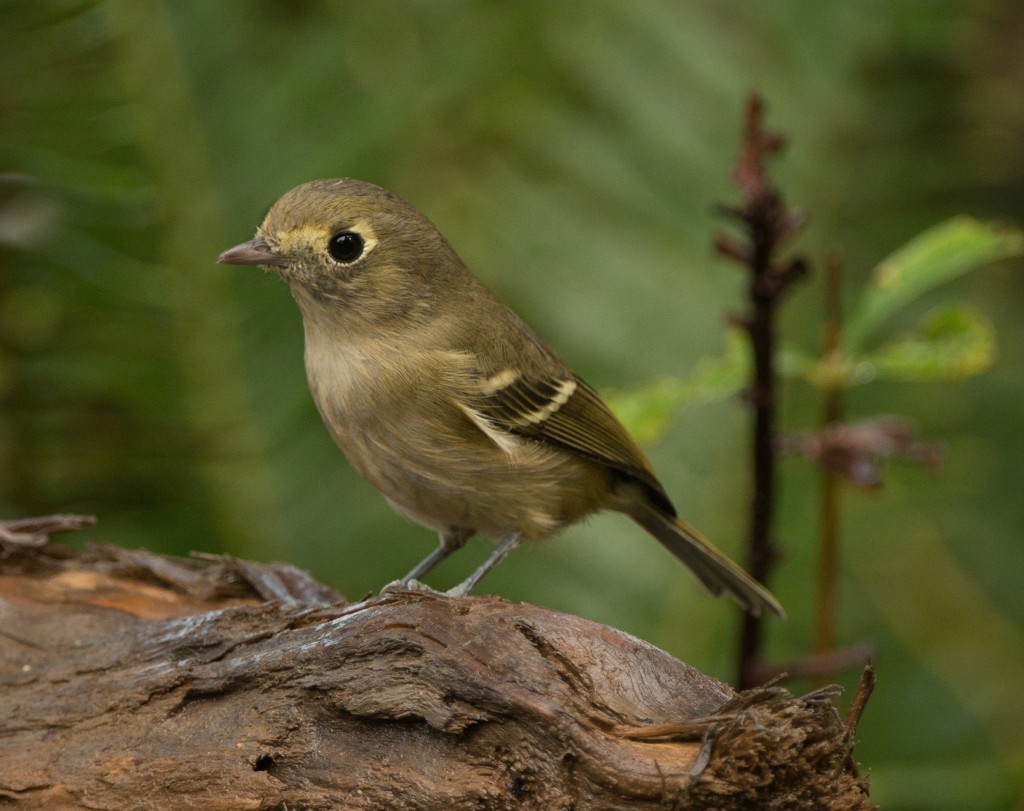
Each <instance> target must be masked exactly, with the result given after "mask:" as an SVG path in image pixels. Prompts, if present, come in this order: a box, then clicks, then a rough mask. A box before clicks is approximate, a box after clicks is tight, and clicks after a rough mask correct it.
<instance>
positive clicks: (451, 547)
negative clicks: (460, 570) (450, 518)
mask: <svg viewBox="0 0 1024 811" xmlns="http://www.w3.org/2000/svg"><path fill="white" fill-rule="evenodd" d="M473 534H474V533H473V530H471V529H462V528H461V527H449V528H448V529H443V530H441V531H440V532H439V533H438V538H439V539H440V543H439V544H438V546H437V549H435V550H434V551H433V552H431V553H430V554H429V555H427V556H426V557H425V558H423V560H421V561H420V562H419V563H417V564H416V566H415V567H413V570H412V571H411V572H409V574H407V575H406V576H405V577H403V578H402V579H401V581H400V582H401V584H402V585H403V586H408V585H409V583H410V582H411V581H413V580H419V579H420V578H421V577H423V576H424V575H426V574H427V573H428V572H429V571H431V570H432V569H433V568H434V567H435V566H437V564H439V563H440V562H441V561H442V560H444V559H445V558H446V557H448V556H449V555H450V554H452V552H457V551H458V550H459V549H461V548H462V547H463V546H465V545H466V541H468V540H469V539H470V538H472V537H473Z"/></svg>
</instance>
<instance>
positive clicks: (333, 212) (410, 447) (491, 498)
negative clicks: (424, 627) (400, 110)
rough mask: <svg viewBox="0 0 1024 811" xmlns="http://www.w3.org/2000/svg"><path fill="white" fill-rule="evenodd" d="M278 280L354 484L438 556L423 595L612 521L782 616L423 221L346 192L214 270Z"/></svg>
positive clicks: (320, 190) (291, 200) (315, 190)
mask: <svg viewBox="0 0 1024 811" xmlns="http://www.w3.org/2000/svg"><path fill="white" fill-rule="evenodd" d="M218 261H220V262H222V263H224V264H229V265H260V266H262V267H263V268H265V269H267V270H272V271H273V272H274V273H276V274H277V275H278V276H280V277H281V278H282V279H283V280H284V281H285V282H286V283H287V285H288V287H289V288H290V289H291V292H292V295H293V296H294V297H295V300H296V301H297V302H298V304H299V309H300V310H301V311H302V320H303V325H304V327H305V343H306V349H305V359H306V374H307V376H308V378H309V386H310V389H311V390H312V393H313V399H314V400H315V401H316V405H317V408H318V409H319V410H320V415H321V416H322V417H323V420H324V422H325V423H326V424H327V428H328V429H329V430H330V432H331V435H332V436H333V437H334V441H335V442H337V444H338V446H339V447H340V448H341V449H342V451H344V453H345V455H346V456H347V457H348V459H349V461H350V462H351V463H352V465H353V466H354V467H355V469H356V470H357V471H358V472H359V473H360V474H361V475H362V476H363V477H364V478H366V479H367V480H368V481H369V482H370V483H371V484H373V485H374V486H375V487H376V488H377V489H378V490H380V491H381V492H382V493H383V494H384V496H385V497H386V498H387V500H388V501H389V502H390V503H391V505H392V506H393V507H394V508H395V509H397V510H398V511H399V512H401V513H403V514H404V515H406V516H408V517H409V518H412V519H413V520H414V521H417V522H418V523H420V524H423V525H424V526H426V527H429V528H431V529H433V530H435V531H436V532H437V533H438V535H439V536H440V545H439V546H438V547H437V549H435V550H434V551H433V552H432V553H431V554H430V555H428V556H427V557H426V558H424V559H423V561H421V562H420V564H419V565H417V566H416V567H415V568H414V569H413V570H412V571H411V572H409V574H408V575H407V576H406V577H405V578H404V579H403V582H404V583H408V582H409V581H412V580H418V579H419V578H421V577H423V576H424V575H426V574H427V572H429V571H430V570H431V569H433V568H434V567H435V566H436V565H437V564H438V563H440V562H441V561H442V560H444V559H445V558H446V557H448V556H449V555H450V554H451V553H452V552H454V551H456V550H457V549H459V548H460V547H462V545H463V544H465V543H466V541H467V540H468V539H469V538H471V537H472V536H473V535H475V534H477V533H480V534H482V535H484V536H487V537H489V538H492V539H495V540H497V541H498V543H497V546H496V548H495V549H494V550H493V552H492V553H491V554H490V556H489V557H488V558H487V560H486V561H484V563H483V564H482V565H481V566H480V567H479V568H478V569H477V570H476V571H475V572H473V574H472V575H470V576H469V577H468V578H467V579H466V580H465V581H464V582H463V583H461V584H460V585H459V586H456V587H455V588H454V589H452V590H451V591H450V592H449V594H452V595H456V596H462V595H465V594H469V593H470V592H471V591H472V590H473V588H474V587H475V586H476V585H477V583H478V582H479V581H480V579H481V578H482V577H483V576H484V575H485V574H487V572H489V571H490V570H491V569H492V568H494V566H495V565H497V564H498V563H499V562H500V561H501V560H502V559H503V558H504V557H505V556H506V555H507V554H508V553H509V552H510V551H512V549H514V548H515V547H516V546H517V545H518V544H519V543H520V542H521V541H522V540H524V539H527V540H540V539H542V538H547V537H548V536H550V535H553V534H554V533H556V532H558V531H559V530H561V529H562V528H563V527H565V526H567V525H569V524H572V523H574V522H576V521H579V520H580V519H582V518H584V517H585V516H587V515H589V514H591V513H594V512H596V511H598V510H605V509H609V510H617V511H618V512H622V513H625V514H626V515H628V516H629V517H630V518H632V519H633V520H634V521H636V522H637V523H638V524H639V525H640V526H642V527H643V528H644V529H645V530H647V531H648V532H649V533H650V534H651V535H653V536H654V537H655V538H657V539H658V540H659V541H661V543H663V544H664V545H665V546H667V547H668V548H669V550H671V552H672V553H673V554H675V555H676V557H678V558H679V559H680V560H681V561H682V562H683V563H685V564H686V565H687V566H689V567H690V569H692V570H693V572H694V574H696V576H697V577H698V578H699V579H700V581H701V582H702V583H703V584H704V585H705V586H706V587H707V588H708V589H709V590H710V591H711V592H713V593H714V594H722V593H723V592H724V593H726V594H728V595H730V596H731V597H732V598H734V599H735V600H736V601H737V602H738V603H739V604H740V605H741V606H743V607H744V608H745V609H746V610H747V611H749V612H750V613H752V614H755V615H756V614H760V613H761V612H762V611H763V610H764V609H768V610H769V611H771V612H773V613H775V614H778V615H780V616H783V611H782V607H781V606H780V605H779V603H778V601H777V600H776V599H775V598H774V597H773V596H772V595H771V593H769V592H768V591H767V590H766V589H765V588H764V587H763V586H761V585H760V584H759V583H758V582H756V581H755V580H754V579H753V578H751V577H750V576H749V575H748V574H747V573H746V572H744V571H743V570H742V569H741V568H740V567H739V566H737V565H736V564H735V563H733V562H732V561H731V560H729V559H728V558H727V557H725V556H724V555H723V554H722V553H721V552H719V551H718V550H717V549H716V548H715V547H714V546H712V545H711V544H710V543H708V541H706V540H705V539H704V538H703V537H702V536H701V535H700V534H699V533H698V532H696V531H695V530H694V529H692V528H691V527H690V526H688V525H687V524H686V523H684V522H683V521H682V520H681V519H680V518H679V517H678V516H677V515H676V510H675V508H674V507H673V506H672V502H671V501H670V500H669V498H668V495H667V494H666V493H665V489H664V488H663V487H662V486H661V483H660V482H659V481H658V479H657V477H656V476H655V475H654V470H653V469H652V468H651V463H650V462H648V461H647V458H646V457H645V456H644V454H643V452H642V451H641V450H640V448H639V447H637V444H636V443H635V442H634V441H633V439H632V438H631V437H630V436H629V434H628V433H627V432H626V429H625V428H623V427H622V425H621V424H620V423H619V421H618V420H617V419H616V418H615V417H614V416H613V415H612V413H611V411H610V410H609V409H608V407H607V406H606V405H605V404H604V402H603V401H602V400H601V397H600V396H599V395H598V394H597V392H596V391H594V389H592V388H591V387H590V386H588V385H587V384H586V383H585V382H583V380H581V379H580V378H579V377H578V376H577V375H576V374H574V373H573V371H572V370H571V369H570V368H569V367H568V366H567V365H566V364H565V363H564V362H563V361H562V360H561V359H560V358H559V357H558V356H557V355H556V354H555V352H554V350H552V349H551V348H550V347H549V346H548V345H547V344H546V343H544V341H542V340H541V339H540V338H539V337H537V335H535V334H534V332H533V330H531V329H530V328H529V327H528V326H526V324H524V323H523V322H522V321H521V320H520V319H519V318H518V317H517V316H516V315H515V314H514V313H513V312H512V311H511V310H509V309H508V308H507V307H505V306H504V305H503V304H502V303H501V302H499V301H498V299H497V298H496V297H495V296H494V295H493V294H492V293H491V292H490V290H488V289H487V288H486V287H485V286H484V285H483V283H482V282H481V281H480V280H479V279H477V278H476V276H474V275H473V274H472V273H470V271H469V270H468V269H467V268H466V266H465V265H464V264H463V263H462V260H461V259H459V257H458V255H456V253H455V251H454V250H453V249H452V247H451V246H450V245H449V244H448V242H447V241H446V240H445V238H444V237H443V236H441V234H440V233H439V232H438V230H437V228H435V227H434V225H433V223H431V222H430V220H428V219H427V218H426V217H425V216H424V215H423V214H421V213H420V212H419V211H417V210H416V209H415V208H414V207H413V206H412V205H410V204H409V203H407V202H406V201H405V200H403V199H401V198H400V197H398V196H397V195H395V194H393V193H391V192H389V191H387V190H385V189H382V188H380V187H379V186H374V185H372V184H370V183H363V182H361V181H358V180H348V179H341V180H315V181H312V182H310V183H306V184H304V185H302V186H299V187H297V188H295V189H292V190H291V191H290V192H288V193H287V194H285V195H284V196H283V197H282V198H281V199H280V200H278V201H277V202H276V203H275V204H274V206H273V208H271V209H270V213H269V214H267V216H266V219H264V220H263V223H262V225H260V227H259V229H258V230H257V232H256V238H255V239H252V240H250V241H249V242H243V243H242V244H241V245H236V246H235V247H234V248H230V249H228V250H226V251H224V253H222V254H221V255H220V258H219V259H218Z"/></svg>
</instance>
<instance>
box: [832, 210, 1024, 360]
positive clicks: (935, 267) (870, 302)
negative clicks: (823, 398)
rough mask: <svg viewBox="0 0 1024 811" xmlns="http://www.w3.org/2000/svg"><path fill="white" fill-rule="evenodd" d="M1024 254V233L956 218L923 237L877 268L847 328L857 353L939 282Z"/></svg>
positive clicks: (847, 336)
mask: <svg viewBox="0 0 1024 811" xmlns="http://www.w3.org/2000/svg"><path fill="white" fill-rule="evenodd" d="M1021 255H1024V233H1022V232H1021V231H1020V230H1019V229H1017V228H1011V227H1007V226H1002V225H996V224H993V223H985V222H980V221H978V220H975V219H972V218H971V217H954V218H952V219H950V220H946V221H945V222H943V223H940V224H939V225H936V226H934V227H932V228H930V229H928V230H927V231H925V232H924V233H922V234H920V235H918V236H917V237H915V238H914V239H912V240H911V241H910V242H908V243H907V244H906V245H904V246H903V247H902V248H900V249H899V250H897V251H896V252H895V253H893V254H890V256H889V257H888V258H887V259H885V260H884V261H882V263H881V264H879V265H878V267H876V268H875V271H874V273H873V274H872V278H871V281H870V284H869V286H868V289H867V290H866V291H865V293H864V295H863V296H862V297H861V298H860V300H859V301H858V302H857V304H856V305H855V306H854V309H853V312H851V313H850V316H849V318H848V319H847V322H846V328H845V330H844V341H845V344H846V349H847V351H848V352H850V353H855V352H856V350H857V349H859V348H860V347H862V346H863V344H864V342H865V340H866V339H867V338H868V336H869V335H870V334H871V332H872V331H873V330H875V329H877V328H878V326H879V325H880V324H881V323H882V322H883V321H885V319H887V318H889V317H890V316H891V315H892V314H893V313H894V312H895V311H896V310H898V309H899V308H900V307H902V306H904V305H906V304H907V303H908V302H910V301H912V300H914V299H915V298H917V297H919V296H921V295H922V294H924V293H925V292H927V291H928V290H931V289H932V288H934V287H937V286H938V285H940V284H942V283H944V282H948V281H951V280H952V279H955V278H957V277H958V276H962V275H963V274H965V273H967V272H968V271H971V270H974V269H975V268H978V267H980V266H982V265H984V264H987V263H989V262H993V261H995V260H997V259H1005V258H1007V257H1012V256H1021Z"/></svg>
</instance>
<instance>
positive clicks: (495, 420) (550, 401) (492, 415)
mask: <svg viewBox="0 0 1024 811" xmlns="http://www.w3.org/2000/svg"><path fill="white" fill-rule="evenodd" d="M479 386H480V387H479V394H478V395H477V397H475V398H474V401H473V402H472V403H471V404H467V405H469V406H470V407H471V408H472V409H473V410H474V411H475V412H476V413H477V414H479V415H480V416H481V417H483V418H484V419H486V420H487V421H488V422H489V423H490V424H491V425H492V426H494V427H495V428H498V429H500V430H504V431H508V432H510V433H513V434H517V435H519V436H525V437H530V438H532V439H536V440H539V441H542V442H547V443H550V444H552V445H556V446H558V447H560V448H563V449H565V450H568V451H570V452H572V453H577V454H579V455H580V456H584V457H586V458H588V459H593V460H594V461H596V462H600V463H602V464H605V465H608V466H609V467H611V468H614V469H615V470H618V471H620V472H622V473H624V474H626V475H627V476H629V477H630V478H633V479H635V480H637V481H639V482H642V483H643V484H644V485H646V486H647V487H648V488H649V490H650V491H651V494H652V496H653V497H654V498H655V500H656V501H657V502H658V504H659V506H661V507H662V508H663V509H665V510H666V511H668V512H669V513H670V514H671V515H675V509H674V507H673V506H672V503H671V501H670V500H669V498H668V495H667V494H666V493H665V489H664V488H663V487H662V485H661V482H659V481H658V479H657V477H656V476H655V475H654V470H653V468H652V467H651V463H650V462H649V461H647V457H646V456H644V453H643V451H641V450H640V448H639V447H638V446H637V444H636V442H635V441H634V440H633V438H632V437H631V436H630V435H629V433H628V432H627V431H626V429H625V428H624V427H623V426H622V424H621V423H620V422H619V421H618V420H617V419H616V418H615V416H614V415H613V414H612V412H611V410H610V409H609V408H608V406H607V405H605V403H604V401H603V400H602V399H601V397H600V395H599V394H598V393H597V392H596V391H594V389H592V388H591V387H590V386H589V385H587V384H586V383H585V382H584V381H583V380H581V379H580V378H578V377H576V376H575V375H574V374H573V373H572V372H569V371H568V370H566V372H565V373H561V374H559V373H556V374H553V375H550V376H540V375H538V376H532V377H531V376H526V375H523V374H521V373H519V372H517V371H514V370H512V369H505V370H503V371H501V372H498V373H497V374H493V375H490V376H488V377H481V379H480V384H479Z"/></svg>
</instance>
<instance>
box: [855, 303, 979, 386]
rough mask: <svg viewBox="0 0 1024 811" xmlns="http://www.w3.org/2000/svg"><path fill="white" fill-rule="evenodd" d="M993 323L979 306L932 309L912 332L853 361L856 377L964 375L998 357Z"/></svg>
mask: <svg viewBox="0 0 1024 811" xmlns="http://www.w3.org/2000/svg"><path fill="white" fill-rule="evenodd" d="M995 345H996V344H995V328H994V327H993V326H992V322H991V321H989V320H988V318H986V317H985V316H984V315H982V314H981V313H980V312H978V311H977V310H973V309H970V308H967V307H962V306H957V305H953V306H948V307H944V308H942V309H940V310H933V311H932V312H931V313H929V314H928V315H927V316H926V317H925V318H924V319H923V320H922V322H921V324H920V325H919V327H918V329H917V331H916V332H915V333H914V334H912V335H909V336H906V337H903V338H900V339H897V340H895V341H892V342H890V343H887V344H885V345H884V346H882V347H881V348H880V349H878V350H877V351H875V352H871V353H870V354H867V355H864V356H862V357H860V358H857V359H856V360H855V361H854V362H853V363H852V365H851V368H852V370H853V375H854V378H855V382H866V381H867V380H871V379H876V378H878V379H885V380H899V381H906V382H916V381H935V380H962V379H963V378H966V377H971V376H973V375H976V374H980V373H981V372H983V371H985V370H986V369H988V368H989V367H990V366H991V365H992V363H993V362H994V361H995Z"/></svg>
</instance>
